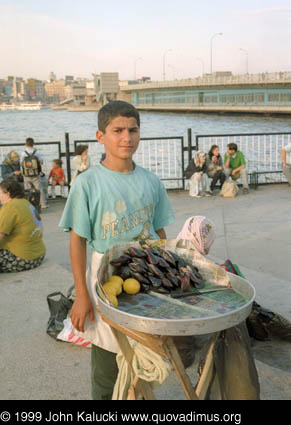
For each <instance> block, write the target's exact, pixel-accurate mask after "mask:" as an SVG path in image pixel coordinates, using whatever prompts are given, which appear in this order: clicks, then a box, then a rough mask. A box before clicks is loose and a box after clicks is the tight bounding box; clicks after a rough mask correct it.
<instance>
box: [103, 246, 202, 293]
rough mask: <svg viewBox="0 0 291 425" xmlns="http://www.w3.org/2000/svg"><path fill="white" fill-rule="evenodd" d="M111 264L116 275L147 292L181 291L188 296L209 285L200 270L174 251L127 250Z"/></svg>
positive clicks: (144, 247)
mask: <svg viewBox="0 0 291 425" xmlns="http://www.w3.org/2000/svg"><path fill="white" fill-rule="evenodd" d="M110 264H111V265H112V266H113V267H115V270H114V275H118V276H121V277H122V278H123V279H129V278H134V279H136V280H138V281H139V282H140V284H141V288H142V291H143V292H148V291H156V292H159V293H161V294H169V293H171V292H172V291H175V290H179V289H180V288H181V289H180V290H182V292H186V291H189V290H191V289H192V288H197V289H201V288H203V287H204V285H205V283H204V281H203V279H202V276H201V275H200V274H199V272H198V269H197V267H195V266H193V265H191V264H186V262H185V261H184V260H183V258H181V257H180V256H178V255H177V254H175V253H174V252H172V251H171V252H170V251H167V250H165V249H161V248H153V247H150V246H148V245H146V244H144V245H142V246H141V249H139V248H134V247H131V248H129V249H127V250H126V251H124V253H123V254H122V255H121V256H120V257H119V258H116V259H115V260H112V261H111V262H110Z"/></svg>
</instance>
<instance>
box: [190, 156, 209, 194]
mask: <svg viewBox="0 0 291 425" xmlns="http://www.w3.org/2000/svg"><path fill="white" fill-rule="evenodd" d="M206 171H207V166H206V154H205V153H204V152H200V151H198V152H196V154H195V157H194V159H193V160H191V161H190V163H189V165H188V167H187V169H186V171H185V177H186V178H187V179H189V183H190V190H189V195H190V196H193V197H195V198H200V197H201V196H204V195H206V196H211V191H210V186H209V180H208V175H207V173H206Z"/></svg>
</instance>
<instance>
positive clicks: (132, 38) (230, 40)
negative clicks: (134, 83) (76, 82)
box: [0, 0, 291, 80]
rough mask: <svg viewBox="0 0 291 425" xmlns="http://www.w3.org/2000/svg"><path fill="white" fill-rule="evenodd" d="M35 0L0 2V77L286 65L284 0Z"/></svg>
mask: <svg viewBox="0 0 291 425" xmlns="http://www.w3.org/2000/svg"><path fill="white" fill-rule="evenodd" d="M42 3H43V2H37V1H35V0H25V2H23V1H20V0H14V1H13V5H11V2H9V1H7V0H0V28H1V33H2V37H1V39H2V40H4V42H2V43H1V47H0V57H1V58H2V60H1V67H0V78H5V77H7V75H14V76H19V77H23V78H29V77H32V78H37V79H40V80H47V79H48V76H49V73H50V72H51V71H54V72H55V74H56V75H57V78H64V76H65V75H74V76H75V77H84V78H91V74H92V73H94V72H95V73H97V74H98V73H100V72H119V76H120V79H121V80H123V79H124V80H125V79H133V78H134V77H135V76H136V77H137V78H140V77H142V76H149V77H151V78H152V79H153V80H162V79H163V78H166V79H174V78H177V79H181V78H191V77H197V76H199V75H201V74H202V72H203V70H204V72H205V73H208V72H210V69H211V60H212V70H213V72H217V71H231V72H232V73H233V74H243V73H245V72H246V71H248V72H249V73H260V72H276V71H288V70H291V58H290V55H288V54H287V53H288V52H287V51H286V44H287V40H289V39H290V36H291V6H290V2H289V1H286V0H282V1H280V3H276V5H275V6H274V1H270V0H264V1H262V0H253V1H250V0H245V2H244V3H243V5H239V6H236V5H234V4H233V3H234V2H231V1H229V0H222V1H221V2H220V3H219V6H218V3H216V4H215V5H213V3H214V2H213V1H209V0H208V1H207V0H206V1H205V2H204V3H203V4H202V5H201V4H198V5H196V4H195V3H196V2H193V1H191V0H180V2H179V4H177V2H176V1H167V2H159V3H158V4H157V2H153V1H152V0H148V2H147V3H146V4H140V3H136V4H134V5H133V2H132V1H124V2H122V3H120V2H118V1H117V0H112V1H111V3H110V5H111V7H110V8H109V7H106V6H105V5H104V4H100V3H99V2H96V1H93V0H84V1H83V2H82V3H80V2H78V1H74V0H62V2H56V1H55V0H52V1H51V2H49V3H48V4H42ZM220 33H222V35H220ZM211 47H212V55H211Z"/></svg>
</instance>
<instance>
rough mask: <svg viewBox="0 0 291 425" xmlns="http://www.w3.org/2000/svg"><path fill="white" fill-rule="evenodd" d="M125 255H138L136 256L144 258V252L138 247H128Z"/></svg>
mask: <svg viewBox="0 0 291 425" xmlns="http://www.w3.org/2000/svg"><path fill="white" fill-rule="evenodd" d="M125 253H126V254H127V255H130V256H131V257H138V258H145V257H146V253H145V252H144V251H143V250H142V249H138V248H133V247H131V248H128V250H127V251H125Z"/></svg>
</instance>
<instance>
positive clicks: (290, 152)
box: [281, 143, 291, 186]
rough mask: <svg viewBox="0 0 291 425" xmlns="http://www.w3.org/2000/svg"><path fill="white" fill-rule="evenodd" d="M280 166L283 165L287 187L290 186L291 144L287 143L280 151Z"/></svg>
mask: <svg viewBox="0 0 291 425" xmlns="http://www.w3.org/2000/svg"><path fill="white" fill-rule="evenodd" d="M281 155H282V163H283V164H282V165H283V174H284V176H285V177H286V179H287V180H288V184H289V186H291V143H288V145H286V146H285V147H284V148H283V149H282V151H281Z"/></svg>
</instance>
